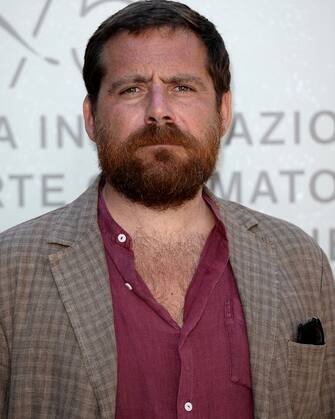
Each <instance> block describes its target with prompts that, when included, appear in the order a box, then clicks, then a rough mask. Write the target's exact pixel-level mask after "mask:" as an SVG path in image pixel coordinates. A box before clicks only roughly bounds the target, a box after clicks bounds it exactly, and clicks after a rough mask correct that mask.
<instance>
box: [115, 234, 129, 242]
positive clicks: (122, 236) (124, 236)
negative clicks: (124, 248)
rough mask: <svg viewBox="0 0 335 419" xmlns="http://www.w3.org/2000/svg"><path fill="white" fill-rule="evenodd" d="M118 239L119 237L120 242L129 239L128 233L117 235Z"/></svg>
mask: <svg viewBox="0 0 335 419" xmlns="http://www.w3.org/2000/svg"><path fill="white" fill-rule="evenodd" d="M117 239H118V241H119V242H120V243H124V242H125V241H126V240H127V237H126V235H125V234H119V235H118V236H117Z"/></svg>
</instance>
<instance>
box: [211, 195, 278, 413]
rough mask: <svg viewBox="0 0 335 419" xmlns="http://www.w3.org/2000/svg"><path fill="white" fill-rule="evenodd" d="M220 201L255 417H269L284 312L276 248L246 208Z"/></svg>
mask: <svg viewBox="0 0 335 419" xmlns="http://www.w3.org/2000/svg"><path fill="white" fill-rule="evenodd" d="M212 198H213V199H215V197H214V196H213V195H212ZM217 204H218V206H219V208H220V210H221V215H222V219H223V222H224V225H225V227H226V230H227V236H228V243H229V253H230V262H231V266H232V269H233V272H234V275H235V278H236V281H237V286H238V290H239V294H240V298H241V302H242V306H243V311H244V315H245V320H246V325H247V333H248V339H249V351H250V365H251V374H252V386H253V397H254V410H255V418H262V419H263V418H268V417H269V416H268V415H269V413H268V412H269V408H270V406H269V403H270V396H271V394H270V383H272V384H273V381H274V377H271V376H270V374H271V364H272V361H273V358H274V352H275V344H276V338H277V333H278V321H279V311H280V307H279V302H280V298H279V295H280V294H279V285H280V284H279V280H278V277H277V271H278V269H277V262H276V255H275V249H274V246H273V245H272V243H271V239H270V238H269V237H267V236H266V235H264V234H262V233H261V232H260V229H259V228H258V226H257V225H258V222H257V220H256V218H255V217H254V216H253V215H252V214H251V212H249V211H248V210H247V209H246V208H244V207H242V206H240V205H236V204H234V203H229V202H226V201H221V200H217ZM283 397H284V398H285V397H286V395H284V396H283Z"/></svg>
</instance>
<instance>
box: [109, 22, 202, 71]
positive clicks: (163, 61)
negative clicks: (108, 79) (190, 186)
mask: <svg viewBox="0 0 335 419" xmlns="http://www.w3.org/2000/svg"><path fill="white" fill-rule="evenodd" d="M102 62H103V65H104V67H105V70H106V74H107V75H108V74H109V75H111V76H114V75H115V76H118V75H119V74H120V73H124V72H133V71H137V72H150V71H151V72H153V71H158V72H162V73H164V72H165V73H168V72H175V71H177V72H183V73H185V72H192V73H197V75H200V76H202V77H203V78H208V79H209V74H208V71H207V62H208V56H207V49H206V47H205V45H204V44H203V42H202V41H201V40H200V39H199V38H198V37H197V36H196V35H195V34H194V33H193V32H192V31H190V30H187V29H179V28H178V29H171V28H167V27H160V28H155V29H149V30H146V31H145V32H142V33H140V34H130V33H129V32H125V31H124V32H120V33H118V34H116V35H115V36H113V37H112V38H111V39H110V40H109V41H107V43H106V44H105V46H104V49H103V53H102Z"/></svg>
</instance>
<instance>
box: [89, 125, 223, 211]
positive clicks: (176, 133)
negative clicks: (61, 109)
mask: <svg viewBox="0 0 335 419" xmlns="http://www.w3.org/2000/svg"><path fill="white" fill-rule="evenodd" d="M96 125H97V126H96V138H95V140H96V144H97V149H98V157H99V164H100V167H101V169H102V173H103V176H104V178H105V179H106V181H107V182H108V183H109V184H110V185H111V186H113V188H114V189H115V190H116V191H118V192H119V193H121V194H122V195H124V196H125V197H126V198H128V199H129V200H131V201H132V202H137V203H140V204H143V205H145V206H146V207H150V208H155V209H160V210H163V209H167V208H172V207H177V206H180V205H181V204H183V203H184V202H185V201H188V200H191V199H192V198H194V197H195V196H196V194H197V192H198V191H199V189H200V187H201V186H202V185H203V184H204V183H205V182H207V180H208V179H209V177H210V175H211V174H212V173H213V171H214V168H215V164H216V161H217V157H218V152H219V145H220V135H221V130H220V126H221V121H220V118H219V117H218V118H217V120H216V123H215V124H214V125H213V126H212V127H209V128H208V129H207V132H206V135H205V138H201V139H197V138H195V137H194V136H193V135H190V134H186V133H184V132H182V131H181V130H180V129H179V128H178V127H177V126H176V125H175V124H166V125H164V126H162V127H158V126H156V125H147V126H146V127H145V128H144V129H142V130H140V131H138V132H135V133H134V134H131V135H130V136H128V138H126V140H124V141H120V140H119V139H118V138H117V137H116V136H115V134H114V133H113V132H112V130H110V129H108V128H107V127H106V126H104V125H102V124H100V123H99V122H97V124H96ZM153 145H155V146H157V147H154V148H146V147H147V146H153ZM160 145H161V147H159V146H160ZM166 145H173V146H179V147H164V146H166Z"/></svg>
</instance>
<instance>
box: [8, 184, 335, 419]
mask: <svg viewBox="0 0 335 419" xmlns="http://www.w3.org/2000/svg"><path fill="white" fill-rule="evenodd" d="M98 180H99V179H97V180H96V181H95V183H94V184H93V185H92V186H91V187H90V188H89V189H88V190H87V191H86V192H85V193H83V194H82V195H81V196H80V197H79V198H78V199H77V200H75V201H74V202H72V203H71V204H69V205H67V206H65V207H63V208H60V209H57V210H55V211H53V212H50V213H48V214H46V215H43V216H41V217H39V218H36V219H34V220H31V221H28V222H26V223H23V224H21V225H19V226H17V227H14V228H12V229H10V230H7V231H6V232H4V233H2V234H1V235H0V416H1V418H2V419H5V418H10V419H42V418H43V419H53V418H58V419H93V418H101V419H111V418H114V417H115V395H116V384H117V359H116V357H117V353H116V343H115V332H114V324H113V310H112V301H111V293H110V289H109V280H108V273H107V267H106V261H105V253H104V247H103V243H102V239H101V236H100V231H99V228H98V225H97V186H98ZM214 199H216V198H214ZM216 202H217V204H218V205H219V207H220V210H221V214H222V220H223V222H224V224H225V226H226V229H227V234H228V240H229V247H230V255H231V264H232V267H233V271H234V274H235V277H236V280H237V284H238V289H239V292H240V297H241V301H242V304H243V308H244V314H245V318H246V324H247V332H248V338H249V346H250V362H251V371H252V386H253V394H254V406H255V419H334V418H335V285H334V280H333V278H332V274H331V270H330V267H329V264H328V262H327V259H326V258H325V256H324V254H323V252H322V251H321V249H320V248H319V247H318V246H317V244H316V243H315V242H314V241H313V240H312V239H311V238H310V237H309V236H307V235H306V234H305V233H303V232H302V231H301V230H300V229H298V228H297V227H295V226H293V225H291V224H289V223H287V222H284V221H281V220H278V219H275V218H272V217H270V216H267V215H264V214H260V213H258V212H255V211H252V210H250V209H247V208H245V207H243V206H241V205H238V204H236V203H232V202H226V201H222V200H219V199H216ZM312 316H317V317H319V318H320V320H321V322H322V325H323V328H324V332H325V340H326V344H325V345H322V346H316V345H306V344H299V343H295V342H294V338H295V336H296V330H297V325H298V324H299V323H300V322H305V321H306V320H308V319H309V318H311V317H312ZM193 414H194V413H193ZM223 416H224V415H223ZM193 417H195V416H193ZM143 419H150V418H143ZM201 419H206V418H201ZM218 419H221V418H218ZM227 419H239V418H227Z"/></svg>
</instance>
